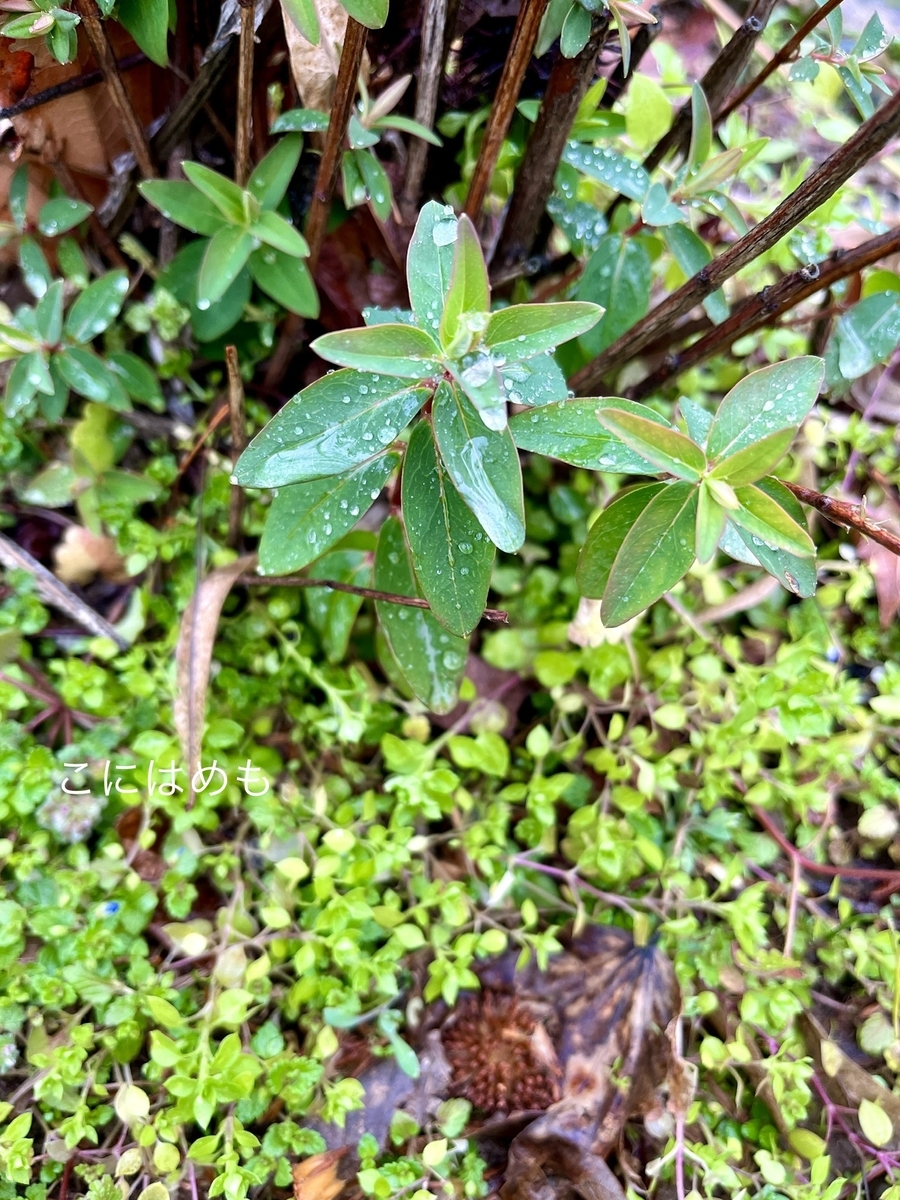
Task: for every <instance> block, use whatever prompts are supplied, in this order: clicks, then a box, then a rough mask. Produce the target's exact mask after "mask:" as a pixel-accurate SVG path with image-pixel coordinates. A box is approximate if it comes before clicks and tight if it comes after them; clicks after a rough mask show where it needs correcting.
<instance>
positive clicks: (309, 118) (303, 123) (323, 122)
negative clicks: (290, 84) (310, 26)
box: [272, 5, 328, 133]
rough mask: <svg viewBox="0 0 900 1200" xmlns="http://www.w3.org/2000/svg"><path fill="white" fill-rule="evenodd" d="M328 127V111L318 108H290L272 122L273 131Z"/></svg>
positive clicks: (297, 131)
mask: <svg viewBox="0 0 900 1200" xmlns="http://www.w3.org/2000/svg"><path fill="white" fill-rule="evenodd" d="M283 7H285V8H286V7H287V5H283ZM307 41H309V39H308V38H307ZM327 128H328V113H325V112H320V111H319V110H318V109H317V108H289V109H288V111H287V112H283V113H282V114H281V115H280V116H279V117H276V118H275V120H274V121H273V122H272V133H324V132H325V130H326V129H327Z"/></svg>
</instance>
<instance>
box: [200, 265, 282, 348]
mask: <svg viewBox="0 0 900 1200" xmlns="http://www.w3.org/2000/svg"><path fill="white" fill-rule="evenodd" d="M203 245H205V243H201V246H203ZM191 248H192V246H191V245H188V246H186V247H185V249H186V250H190V249H191ZM272 253H273V254H275V253H276V251H274V250H273V251H272ZM290 261H291V262H296V261H297V260H296V259H291V260H290ZM197 278H198V276H196V275H195V276H194V279H193V280H192V281H191V282H192V284H193V285H194V286H196V283H197ZM252 290H253V285H252V282H251V279H250V272H249V270H243V271H240V272H239V273H238V277H237V279H235V281H234V283H232V284H230V285H229V286H228V287H227V288H226V290H225V292H224V293H223V294H222V295H221V296H220V297H219V299H218V300H217V301H216V302H215V304H210V305H209V306H208V307H206V308H200V307H199V306H198V304H197V298H196V296H193V297H192V298H191V301H190V304H191V329H193V331H194V337H195V338H196V339H197V341H198V342H214V341H215V340H216V339H217V338H220V337H221V336H222V335H223V334H225V333H227V332H228V330H229V329H232V328H233V327H234V326H235V325H236V324H237V323H238V321H239V320H240V319H241V317H242V316H243V315H244V309H245V308H246V307H247V305H248V304H249V303H250V293H251V292H252Z"/></svg>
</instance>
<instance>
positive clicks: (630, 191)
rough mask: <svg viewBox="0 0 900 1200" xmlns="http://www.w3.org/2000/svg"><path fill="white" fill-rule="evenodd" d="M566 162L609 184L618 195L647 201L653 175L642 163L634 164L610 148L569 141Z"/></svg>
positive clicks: (564, 158) (577, 169)
mask: <svg viewBox="0 0 900 1200" xmlns="http://www.w3.org/2000/svg"><path fill="white" fill-rule="evenodd" d="M563 162H566V163H568V164H569V166H571V167H574V168H575V170H576V171H580V172H581V173H582V174H583V175H587V176H588V178H589V179H596V180H599V182H600V183H605V184H606V186H607V187H608V188H612V190H613V191H614V192H620V193H621V194H622V195H623V196H627V197H628V199H629V200H643V199H644V197H645V196H646V195H647V189H648V188H649V187H650V176H649V175H648V174H647V172H646V171H645V170H644V168H643V167H642V166H641V164H640V163H636V162H633V161H632V160H631V159H630V158H626V157H625V155H624V154H618V153H617V152H616V151H615V150H610V149H609V148H608V147H606V146H602V147H601V146H586V145H584V143H582V142H569V143H567V145H566V148H565V151H564V153H563Z"/></svg>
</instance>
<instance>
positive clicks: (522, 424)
mask: <svg viewBox="0 0 900 1200" xmlns="http://www.w3.org/2000/svg"><path fill="white" fill-rule="evenodd" d="M823 378H824V364H823V362H822V360H821V359H819V358H813V357H804V358H795V359H791V360H789V361H787V362H782V363H776V364H774V365H773V366H770V367H763V368H762V369H761V370H759V371H754V372H753V373H752V374H750V375H748V376H746V378H744V379H742V380H741V381H740V382H739V383H737V384H736V385H735V386H734V387H733V388H732V389H731V391H730V392H729V393H728V395H727V396H726V397H725V399H724V400H723V401H722V403H721V404H720V405H719V408H718V410H717V411H716V413H715V416H713V415H712V414H710V413H707V412H706V411H705V410H704V409H702V408H701V407H700V406H699V405H697V404H694V403H692V402H691V401H690V400H687V399H682V401H681V410H682V415H683V416H684V419H685V422H686V426H687V433H686V434H685V433H682V432H681V431H680V430H678V429H676V428H675V427H674V426H673V425H671V424H670V423H669V422H667V421H665V420H664V419H663V418H662V417H661V416H659V414H658V413H656V412H654V410H653V409H651V408H648V407H647V406H646V405H643V404H634V403H631V402H629V401H627V400H620V399H615V398H610V399H601V400H596V399H587V400H572V401H567V402H564V403H562V404H556V405H550V406H549V407H548V408H542V409H535V410H534V411H533V412H531V413H522V414H520V415H518V416H516V417H514V418H513V420H512V421H511V422H510V426H511V429H512V433H513V437H514V438H515V441H516V444H517V445H518V446H519V447H520V448H522V449H525V450H531V451H533V452H535V453H543V454H547V455H550V456H551V457H554V458H559V459H561V460H562V461H563V462H568V463H572V464H573V465H575V466H579V467H587V468H589V469H593V470H602V471H611V472H615V473H621V474H624V475H660V474H662V475H664V478H663V479H660V480H658V481H656V482H653V483H648V484H642V485H638V486H635V487H629V488H626V489H625V490H624V491H622V492H620V493H619V494H618V495H617V496H616V497H615V498H614V499H613V500H612V502H611V503H610V504H609V505H608V506H607V507H606V508H605V509H604V510H603V512H602V513H601V514H600V516H599V517H598V519H597V520H596V521H595V523H594V524H593V525H592V526H591V529H590V531H589V533H588V536H587V539H586V541H585V543H584V546H583V548H582V551H581V555H580V557H579V562H578V569H577V572H576V578H577V581H578V585H579V588H580V590H581V592H582V594H583V595H585V596H588V597H591V598H594V599H599V600H600V601H601V606H600V615H601V618H602V620H603V623H604V625H606V626H609V627H612V626H615V625H621V624H623V622H625V621H628V620H630V618H632V617H634V616H637V614H638V613H640V612H642V611H643V610H644V609H645V608H647V607H648V606H649V605H650V604H653V603H654V601H656V600H658V599H659V598H660V597H661V596H662V595H663V594H664V593H665V592H667V591H669V589H670V588H672V587H674V586H675V584H676V583H678V581H679V580H680V579H681V577H682V576H683V575H684V574H685V572H686V571H687V570H688V569H689V568H690V567H691V565H692V564H693V562H694V560H695V559H698V560H699V561H700V562H701V563H707V562H710V561H711V560H712V558H713V556H714V555H715V553H716V551H717V550H718V549H721V550H723V551H724V552H725V553H726V554H728V555H730V556H731V557H732V558H736V559H738V560H739V561H741V562H747V563H757V564H760V565H761V566H763V567H764V568H765V569H766V570H767V571H768V572H769V573H770V574H772V575H774V576H775V578H776V579H778V580H779V581H780V582H781V583H782V584H783V586H784V587H786V588H787V589H788V590H790V591H792V592H794V593H795V594H797V595H800V596H810V595H812V593H813V592H814V590H815V584H816V568H815V547H814V545H813V542H812V539H811V538H810V536H809V534H808V532H807V530H806V527H805V525H804V523H803V511H802V509H801V508H800V505H799V504H798V503H797V501H796V500H795V499H794V497H793V495H792V494H791V492H789V491H788V489H787V488H786V487H785V486H784V485H783V484H782V483H780V482H779V481H778V480H777V479H775V478H773V477H772V476H771V474H770V472H771V471H772V470H773V469H774V468H775V467H776V466H777V465H778V463H779V462H780V461H781V459H782V458H783V457H784V456H785V454H786V453H787V451H788V449H789V448H790V445H791V442H792V441H793V439H794V437H795V436H796V433H797V431H798V429H799V427H800V424H801V423H802V422H803V420H804V419H805V418H806V416H807V414H808V412H809V410H810V409H811V408H812V406H813V404H814V403H815V401H816V398H817V396H818V394H819V389H820V387H821V384H822V380H823Z"/></svg>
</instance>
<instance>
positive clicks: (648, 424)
mask: <svg viewBox="0 0 900 1200" xmlns="http://www.w3.org/2000/svg"><path fill="white" fill-rule="evenodd" d="M597 419H598V420H599V422H600V424H601V425H602V426H603V427H604V429H608V430H609V431H610V433H612V434H613V435H614V436H615V437H618V438H620V439H621V440H622V441H623V442H624V443H625V445H626V446H630V447H631V449H632V450H634V451H635V452H636V453H638V454H640V455H641V456H642V457H643V458H646V459H647V460H648V462H652V463H655V464H656V466H657V467H658V468H659V470H661V471H669V472H670V473H671V474H672V475H677V476H678V477H679V479H688V480H692V481H693V482H696V481H697V480H698V479H699V478H700V476H701V475H702V474H703V472H704V471H705V470H706V456H705V455H704V453H703V451H702V450H701V449H700V447H699V446H697V445H695V443H694V442H692V441H691V439H690V438H689V437H685V435H684V434H683V433H679V432H678V430H677V429H666V428H665V427H663V426H661V425H658V424H657V423H656V422H655V421H653V420H648V419H647V418H646V417H645V416H637V415H636V414H635V413H633V412H629V411H627V410H625V409H619V408H614V407H610V408H603V409H601V410H600V411H599V412H598V413H597Z"/></svg>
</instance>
